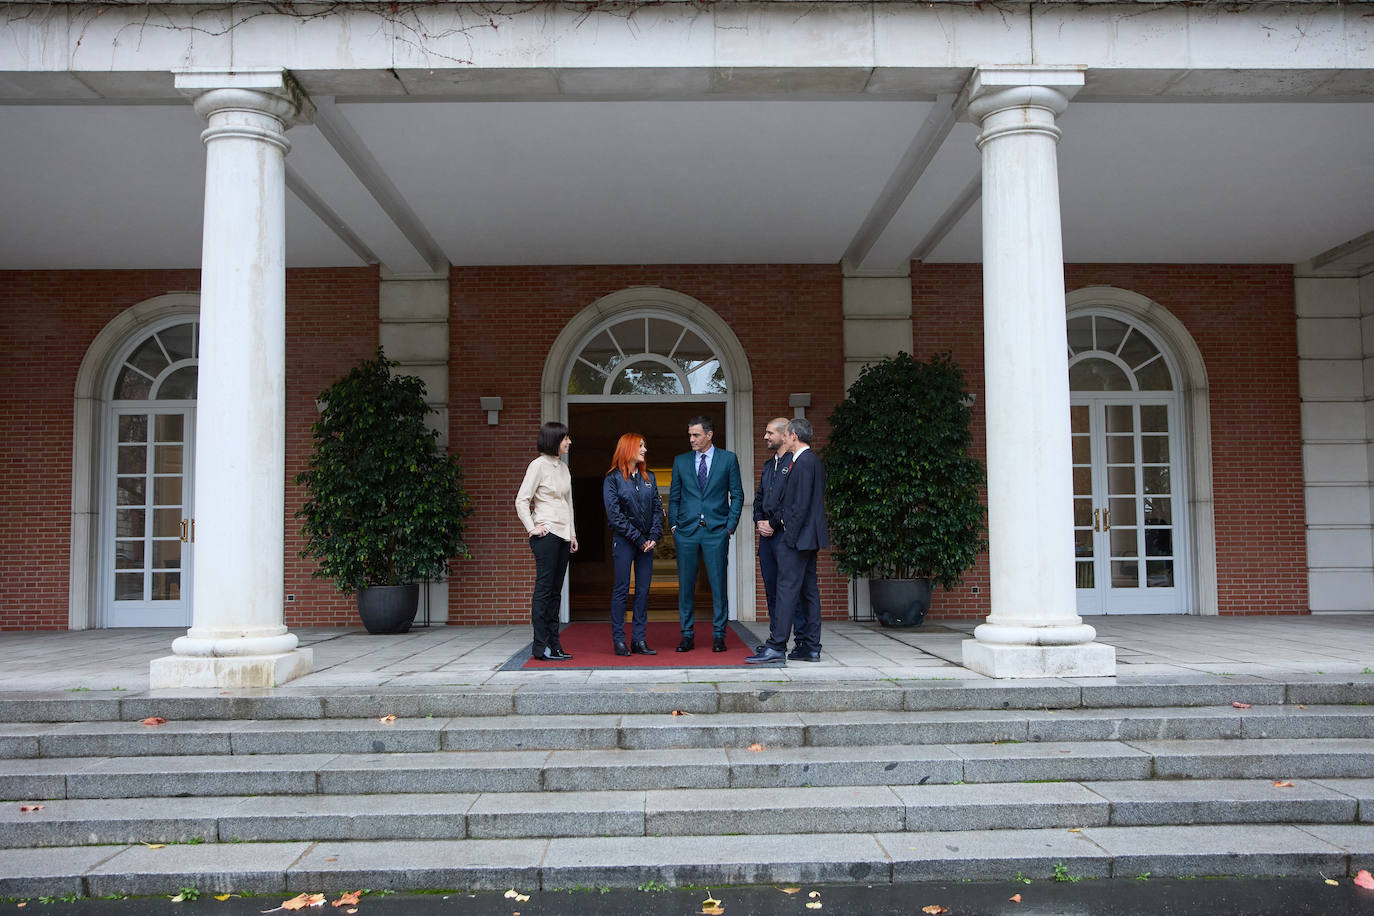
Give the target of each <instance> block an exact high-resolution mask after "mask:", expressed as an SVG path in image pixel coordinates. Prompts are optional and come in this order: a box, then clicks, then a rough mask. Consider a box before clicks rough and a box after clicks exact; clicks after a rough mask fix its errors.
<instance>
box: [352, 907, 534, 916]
mask: <svg viewBox="0 0 1374 916" xmlns="http://www.w3.org/2000/svg"><path fill="white" fill-rule="evenodd" d="M344 912H345V913H349V914H350V916H351V914H353V913H356V912H358V908H357V907H356V906H351V907H349V908H348V909H346V910H344ZM515 916H520V914H519V913H516V914H515Z"/></svg>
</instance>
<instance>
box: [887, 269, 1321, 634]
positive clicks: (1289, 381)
mask: <svg viewBox="0 0 1374 916" xmlns="http://www.w3.org/2000/svg"><path fill="white" fill-rule="evenodd" d="M1065 280H1066V288H1067V289H1068V290H1074V289H1079V288H1082V287H1086V286H1116V287H1119V288H1122V289H1127V290H1130V291H1132V292H1135V293H1139V294H1140V295H1143V296H1146V297H1148V298H1150V299H1152V300H1154V301H1155V302H1158V303H1159V304H1160V305H1162V306H1164V307H1165V308H1166V309H1168V310H1169V312H1170V313H1171V314H1172V315H1173V316H1174V317H1175V318H1177V319H1178V320H1179V321H1181V322H1182V323H1183V325H1184V326H1185V327H1186V328H1187V329H1188V332H1189V333H1190V334H1191V335H1192V337H1193V339H1194V341H1195V342H1196V343H1197V345H1198V348H1199V349H1200V350H1201V352H1202V358H1203V361H1204V363H1205V364H1206V367H1207V377H1208V382H1209V385H1210V389H1211V422H1212V428H1211V436H1212V485H1213V490H1214V498H1215V505H1214V512H1215V521H1216V550H1217V577H1218V582H1217V592H1218V594H1217V600H1218V607H1219V609H1220V612H1221V613H1223V614H1292V613H1306V612H1307V568H1306V566H1307V553H1306V538H1305V531H1304V526H1305V524H1306V522H1305V516H1304V508H1303V477H1302V438H1301V416H1300V411H1299V399H1298V363H1297V342H1296V336H1295V335H1296V325H1295V321H1294V317H1293V316H1294V305H1293V276H1292V269H1291V268H1289V267H1287V266H1283V265H1239V266H1229V265H1177V264H1174V265H1131V264H1076V265H1068V266H1067V267H1066V268H1065ZM981 297H982V268H981V266H980V265H977V264H916V265H913V269H912V298H913V324H914V331H915V339H916V344H915V349H916V351H917V355H921V356H928V355H930V354H933V353H936V352H939V351H941V350H946V349H948V350H952V351H953V352H954V355H955V358H956V359H957V360H958V361H959V363H960V365H962V366H963V367H964V370H965V372H966V373H967V375H968V379H969V383H970V387H971V388H972V389H973V390H974V391H975V392H978V393H979V394H980V397H979V398H978V400H977V402H976V403H975V406H974V418H975V440H976V446H975V447H976V448H977V450H978V451H979V454H980V455H981V454H984V450H985V447H986V442H985V437H984V431H983V426H984V417H983V413H982V407H981V405H982V403H983V398H982V397H981V392H982V388H983V374H982V364H983V358H982V301H981ZM986 584H987V567H986V563H985V562H980V563H979V564H978V566H977V567H976V568H975V569H974V570H973V571H972V572H971V573H970V575H969V576H968V578H967V581H966V583H965V586H964V587H962V588H960V589H957V590H956V591H955V592H953V593H950V594H943V593H937V595H936V605H935V609H934V610H933V611H932V616H944V617H979V616H983V615H985V614H986V613H987V594H986V592H987V589H986ZM972 586H979V591H980V594H978V595H974V594H972V589H971V587H972Z"/></svg>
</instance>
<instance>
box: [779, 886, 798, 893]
mask: <svg viewBox="0 0 1374 916" xmlns="http://www.w3.org/2000/svg"><path fill="white" fill-rule="evenodd" d="M778 890H780V891H782V892H783V893H784V894H798V893H801V888H799V887H780V888H778Z"/></svg>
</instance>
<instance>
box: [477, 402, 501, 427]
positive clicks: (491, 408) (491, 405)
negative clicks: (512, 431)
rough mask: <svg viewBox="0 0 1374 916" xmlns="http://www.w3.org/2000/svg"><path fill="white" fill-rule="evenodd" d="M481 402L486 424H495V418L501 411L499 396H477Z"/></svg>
mask: <svg viewBox="0 0 1374 916" xmlns="http://www.w3.org/2000/svg"><path fill="white" fill-rule="evenodd" d="M478 400H479V401H480V402H481V404H482V409H483V410H485V411H486V412H487V425H488V426H495V425H496V421H497V418H498V417H499V416H500V413H501V399H500V398H478Z"/></svg>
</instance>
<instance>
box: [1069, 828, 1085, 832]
mask: <svg viewBox="0 0 1374 916" xmlns="http://www.w3.org/2000/svg"><path fill="white" fill-rule="evenodd" d="M1082 832H1083V828H1082V827H1070V828H1069V833H1082Z"/></svg>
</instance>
